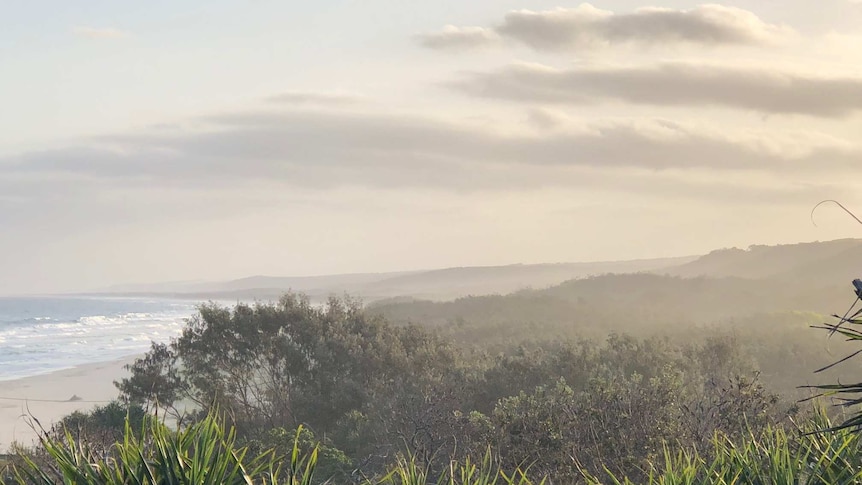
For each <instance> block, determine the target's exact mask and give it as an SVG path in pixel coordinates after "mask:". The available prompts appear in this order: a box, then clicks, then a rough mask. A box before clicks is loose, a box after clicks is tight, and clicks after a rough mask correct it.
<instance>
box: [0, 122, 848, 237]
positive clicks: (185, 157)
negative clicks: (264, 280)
mask: <svg viewBox="0 0 862 485" xmlns="http://www.w3.org/2000/svg"><path fill="white" fill-rule="evenodd" d="M200 123H201V124H203V125H207V126H209V127H210V129H209V131H205V132H191V131H182V132H177V133H174V134H166V133H165V132H164V131H162V130H159V131H153V132H148V133H132V134H126V135H121V136H106V137H101V138H97V139H92V140H88V141H87V143H86V144H85V143H83V142H82V145H81V147H79V148H75V147H70V148H67V149H58V150H50V151H42V152H31V153H25V154H22V155H20V156H17V157H13V158H7V159H2V160H0V170H2V172H3V174H4V177H3V178H2V179H0V193H2V194H4V198H2V199H0V222H2V223H4V224H11V223H14V224H16V225H18V226H21V225H30V226H34V227H35V226H39V227H42V226H44V225H45V224H48V222H46V221H55V222H51V223H50V225H51V226H52V227H53V226H54V225H56V226H57V227H61V228H63V229H64V230H67V231H68V232H74V231H75V230H76V229H75V227H76V225H77V224H82V223H84V222H86V224H88V225H93V224H97V223H98V224H123V223H135V222H139V221H142V220H147V219H148V218H153V217H157V215H158V214H162V216H158V217H163V215H164V214H170V215H169V217H177V218H182V217H189V218H192V219H194V218H200V217H205V216H204V215H206V217H211V216H212V215H213V214H214V213H221V212H229V211H238V212H241V211H243V210H256V209H255V207H259V206H260V204H261V203H262V202H260V201H257V202H255V201H251V200H246V198H247V197H249V196H253V195H255V194H259V195H261V196H262V195H264V194H267V193H269V194H283V193H290V190H291V189H293V188H296V189H302V190H305V191H308V190H311V191H313V190H318V189H320V190H328V189H337V188H342V187H361V188H372V189H405V188H406V189H414V188H419V189H430V190H436V191H447V192H454V193H458V192H463V193H468V192H477V191H500V190H503V191H512V190H535V189H542V188H564V189H574V190H583V191H602V190H606V191H611V192H614V191H616V192H620V191H623V192H626V193H631V194H641V195H647V196H648V195H650V194H662V196H663V197H664V196H670V197H671V198H674V197H676V198H679V199H696V200H709V201H719V200H728V199H733V200H734V201H745V200H748V201H757V200H762V199H764V198H765V197H766V198H770V199H769V200H772V201H783V202H787V201H790V200H795V201H799V200H804V201H810V200H811V199H814V198H816V197H817V196H818V195H820V196H822V195H823V193H824V192H823V191H822V190H820V189H819V187H820V186H819V185H817V182H816V181H814V182H811V183H812V184H813V185H812V186H810V187H808V186H794V185H793V184H791V183H789V182H780V181H778V182H776V181H768V182H767V183H765V184H763V183H760V182H756V181H755V180H754V178H752V179H749V174H754V175H756V176H759V177H761V178H762V179H764V180H768V179H767V178H766V177H765V176H764V175H765V174H769V175H775V176H776V177H777V178H778V179H779V180H785V181H787V180H793V179H794V178H797V179H802V180H807V179H808V176H809V175H811V174H814V175H816V174H817V173H818V171H820V170H823V169H824V168H827V169H829V170H831V173H840V172H841V170H846V171H848V172H850V171H852V170H854V169H855V167H856V166H857V162H858V160H859V154H858V151H855V150H850V149H847V148H844V147H842V146H841V145H840V144H838V145H834V146H833V145H830V144H828V143H811V144H808V145H806V144H804V143H803V146H802V147H801V148H800V147H787V146H785V145H784V144H782V143H781V142H775V143H774V144H773V145H768V144H763V143H755V142H752V141H751V140H744V139H735V138H733V137H726V136H721V135H718V134H711V133H707V132H702V131H698V130H694V129H690V128H686V127H684V126H681V125H676V124H674V123H671V122H667V121H661V120H657V121H652V122H645V123H634V122H616V123H604V124H594V125H589V126H584V127H580V128H577V129H572V128H570V127H567V126H566V124H565V122H561V124H559V125H557V126H556V127H555V128H554V130H552V131H546V132H541V133H533V134H522V135H504V134H499V133H495V132H493V131H487V130H482V129H476V128H470V127H465V126H460V125H457V124H451V123H443V122H437V121H429V120H425V119H422V118H417V117H411V116H402V117H398V116H383V115H371V114H360V113H353V114H343V113H329V112H314V111H309V110H302V111H285V112H279V113H276V112H272V111H269V112H246V113H236V114H227V115H221V116H217V117H211V118H208V119H205V120H200ZM529 131H532V130H528V132H529ZM704 174H707V175H706V176H704ZM709 174H712V175H709ZM755 178H756V177H755ZM734 180H736V182H734ZM740 180H741V181H742V182H743V183H742V184H740V183H739V181H740ZM223 194H227V195H224V196H223V197H222V195H223ZM243 194H247V195H243ZM812 194H817V195H812ZM223 198H224V200H225V202H224V203H222V204H221V205H219V202H218V201H219V200H221V199H223ZM227 201H229V202H227ZM82 217H85V218H86V221H83V222H82V219H81V218H82Z"/></svg>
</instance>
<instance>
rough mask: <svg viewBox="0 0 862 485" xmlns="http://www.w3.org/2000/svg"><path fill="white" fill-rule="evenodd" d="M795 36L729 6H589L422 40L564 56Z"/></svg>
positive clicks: (514, 16) (523, 13)
mask: <svg viewBox="0 0 862 485" xmlns="http://www.w3.org/2000/svg"><path fill="white" fill-rule="evenodd" d="M791 33H792V29H790V28H788V27H785V26H780V25H775V24H769V23H766V22H764V21H763V20H761V19H760V18H759V17H758V16H757V15H755V14H754V13H752V12H750V11H748V10H743V9H740V8H735V7H727V6H723V5H714V4H709V5H701V6H698V7H695V8H693V9H690V10H675V9H669V8H657V7H646V8H641V9H638V10H635V11H634V12H632V13H614V12H611V11H607V10H600V9H597V8H595V7H593V6H592V5H590V4H588V3H584V4H581V5H580V6H578V7H576V8H557V9H554V10H546V11H539V12H536V11H531V10H517V11H512V12H509V13H508V14H506V16H505V18H504V20H503V23H502V24H500V25H498V26H496V27H494V28H493V29H483V28H480V27H471V28H469V30H464V29H458V28H457V27H452V26H448V27H447V28H446V29H444V30H443V31H442V32H438V33H436V34H428V35H426V36H423V37H422V38H421V41H422V44H423V45H425V46H426V47H431V48H442V47H452V48H454V47H474V46H476V45H478V44H486V43H488V41H489V40H490V39H492V38H493V37H494V35H493V34H496V35H499V36H501V37H503V38H508V39H512V40H514V41H517V42H521V43H523V44H525V45H527V46H529V47H530V48H533V49H536V50H541V51H563V50H572V49H574V50H577V49H584V48H595V47H601V46H610V45H620V44H634V43H636V44H641V45H650V44H668V43H690V44H698V45H760V44H770V43H775V42H778V41H780V40H782V39H784V38H786V37H787V36H788V35H790V34H791Z"/></svg>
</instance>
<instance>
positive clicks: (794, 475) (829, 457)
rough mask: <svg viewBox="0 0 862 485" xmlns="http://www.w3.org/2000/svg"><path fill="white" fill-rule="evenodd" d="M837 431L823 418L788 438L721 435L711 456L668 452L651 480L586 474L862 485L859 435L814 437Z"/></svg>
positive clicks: (595, 481)
mask: <svg viewBox="0 0 862 485" xmlns="http://www.w3.org/2000/svg"><path fill="white" fill-rule="evenodd" d="M824 427H831V424H830V422H829V420H828V418H826V416H825V415H824V414H823V413H822V412H818V413H817V414H816V415H815V416H814V418H813V419H812V420H811V421H808V422H806V423H805V424H804V425H803V426H802V427H800V429H798V430H796V431H791V432H788V431H786V430H784V429H781V428H773V427H768V428H765V429H764V430H763V431H762V432H761V433H758V434H754V433H751V434H749V435H748V436H746V437H745V438H744V439H743V440H741V441H738V440H731V439H729V438H728V437H726V436H723V435H721V434H716V435H715V436H714V437H713V438H712V440H711V441H710V443H709V447H708V448H707V453H699V452H697V451H696V450H693V449H676V450H674V449H672V448H671V447H669V446H666V447H665V448H664V452H663V458H662V459H661V460H658V461H656V462H654V463H652V465H651V467H650V468H649V473H648V475H647V476H646V477H645V478H641V479H637V480H635V481H633V480H632V479H630V478H629V477H628V476H626V475H623V474H615V473H613V472H611V471H610V470H608V469H605V470H604V472H602V473H592V472H589V471H586V470H584V471H583V476H584V478H585V479H586V481H587V483H588V484H590V485H599V484H607V485H610V484H614V485H621V484H635V483H637V484H644V485H646V484H649V485H677V484H679V485H684V484H685V485H706V484H710V485H713V484H716V485H731V484H752V485H760V484H763V485H773V484H789V485H790V484H793V485H833V484H851V483H859V481H860V480H862V439H860V436H859V435H858V434H856V433H852V432H849V431H848V430H842V431H839V432H836V433H812V431H815V430H819V429H823V428H824Z"/></svg>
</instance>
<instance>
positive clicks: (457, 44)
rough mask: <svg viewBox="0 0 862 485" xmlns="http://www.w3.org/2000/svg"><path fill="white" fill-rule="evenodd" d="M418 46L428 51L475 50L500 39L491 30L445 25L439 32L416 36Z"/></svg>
mask: <svg viewBox="0 0 862 485" xmlns="http://www.w3.org/2000/svg"><path fill="white" fill-rule="evenodd" d="M416 38H417V40H418V41H419V44H420V45H422V46H423V47H427V48H429V49H437V50H447V49H455V50H462V49H475V48H478V47H488V46H491V45H494V44H496V43H497V42H499V40H500V38H499V36H498V35H497V33H496V32H494V30H493V29H486V28H484V27H455V26H454V25H447V26H446V27H444V28H443V30H442V31H440V32H433V33H427V34H420V35H418V36H416Z"/></svg>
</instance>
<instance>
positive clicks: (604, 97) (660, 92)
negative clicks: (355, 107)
mask: <svg viewBox="0 0 862 485" xmlns="http://www.w3.org/2000/svg"><path fill="white" fill-rule="evenodd" d="M451 86H452V87H454V88H455V89H458V90H461V91H463V92H466V93H469V94H471V95H474V96H481V97H488V98H497V99H506V100H511V101H518V102H529V103H533V102H546V103H567V104H576V105H589V104H596V103H599V102H602V101H621V102H627V103H634V104H648V105H659V106H722V107H728V108H736V109H747V110H754V111H758V112H763V113H774V114H805V115H811V116H819V117H831V118H838V117H844V116H848V115H850V114H852V113H854V112H857V111H859V110H862V78H853V77H832V78H830V77H817V76H810V75H804V74H798V73H791V72H782V71H777V70H770V69H765V68H739V67H727V66H714V65H697V64H686V63H662V64H657V65H652V66H638V67H599V68H579V69H570V70H560V69H553V68H550V67H546V66H541V65H535V64H519V65H513V66H510V67H508V68H505V69H502V70H499V71H496V72H488V73H474V74H471V75H468V76H467V77H466V79H463V80H460V81H456V82H454V83H451Z"/></svg>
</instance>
